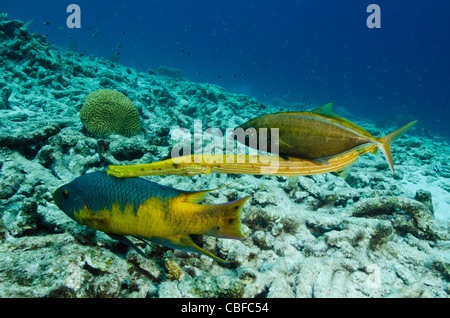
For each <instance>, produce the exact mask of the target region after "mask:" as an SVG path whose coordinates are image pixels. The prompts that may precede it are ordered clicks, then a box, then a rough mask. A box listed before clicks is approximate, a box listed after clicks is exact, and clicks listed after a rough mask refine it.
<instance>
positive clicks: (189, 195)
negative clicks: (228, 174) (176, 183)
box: [183, 183, 231, 203]
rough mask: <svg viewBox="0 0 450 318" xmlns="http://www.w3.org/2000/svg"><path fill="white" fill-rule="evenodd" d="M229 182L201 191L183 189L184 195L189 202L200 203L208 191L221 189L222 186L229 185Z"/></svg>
mask: <svg viewBox="0 0 450 318" xmlns="http://www.w3.org/2000/svg"><path fill="white" fill-rule="evenodd" d="M230 184H231V183H228V184H225V185H223V186H221V187H218V188H215V189H210V190H202V191H183V193H184V195H185V200H186V202H190V203H200V202H201V201H203V199H204V198H205V197H206V195H207V194H208V193H209V192H212V191H215V190H219V189H222V188H224V187H227V186H229V185H230Z"/></svg>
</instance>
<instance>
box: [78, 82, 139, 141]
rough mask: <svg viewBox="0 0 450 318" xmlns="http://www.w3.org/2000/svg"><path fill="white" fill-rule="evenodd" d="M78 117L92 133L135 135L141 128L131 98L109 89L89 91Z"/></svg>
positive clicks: (100, 134)
mask: <svg viewBox="0 0 450 318" xmlns="http://www.w3.org/2000/svg"><path fill="white" fill-rule="evenodd" d="M80 119H81V122H82V123H83V125H84V126H85V127H86V129H87V130H88V131H89V132H90V133H91V134H93V135H96V136H98V137H105V136H107V135H110V134H120V135H123V136H126V137H130V136H133V135H137V134H138V133H139V131H140V130H141V119H140V117H139V112H138V110H137V109H136V106H134V104H133V102H132V101H131V99H129V98H128V97H126V96H125V95H124V94H122V93H120V92H117V91H113V90H110V89H98V90H96V91H93V92H92V93H90V94H89V95H88V96H87V97H86V100H85V101H84V105H83V107H82V108H81V111H80Z"/></svg>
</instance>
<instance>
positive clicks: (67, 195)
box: [62, 190, 69, 200]
mask: <svg viewBox="0 0 450 318" xmlns="http://www.w3.org/2000/svg"><path fill="white" fill-rule="evenodd" d="M62 196H63V198H64V200H67V199H68V198H69V193H68V192H67V190H64V191H63V192H62Z"/></svg>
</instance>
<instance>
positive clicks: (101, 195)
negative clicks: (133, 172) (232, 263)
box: [53, 172, 249, 263]
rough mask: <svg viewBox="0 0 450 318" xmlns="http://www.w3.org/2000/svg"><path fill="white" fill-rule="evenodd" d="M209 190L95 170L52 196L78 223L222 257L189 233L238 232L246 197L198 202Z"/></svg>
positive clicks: (224, 234) (237, 234)
mask: <svg viewBox="0 0 450 318" xmlns="http://www.w3.org/2000/svg"><path fill="white" fill-rule="evenodd" d="M209 191H213V190H207V191H198V192H189V191H182V190H177V189H174V188H171V187H166V186H163V185H159V184H157V183H155V182H151V181H148V180H145V179H141V178H128V179H119V178H116V177H114V176H107V174H106V173H105V172H94V173H89V174H86V175H83V176H81V177H79V178H77V179H75V180H73V181H72V182H70V183H68V184H66V185H64V186H62V187H60V188H58V189H57V190H56V191H55V192H54V194H53V198H54V200H55V203H56V204H57V205H58V207H59V208H60V209H61V210H63V211H64V212H65V213H66V214H67V215H68V216H70V217H71V218H72V219H74V220H76V221H77V222H79V223H80V224H82V225H86V226H89V227H91V228H93V229H95V230H99V231H103V232H105V233H107V234H110V235H112V237H113V238H117V239H119V240H121V241H124V242H126V243H128V244H130V243H131V241H129V240H125V236H134V237H137V238H140V239H144V240H146V239H148V240H150V241H152V242H154V243H157V244H161V245H165V246H168V247H172V248H177V249H181V250H185V251H190V252H197V253H201V254H204V255H207V256H210V257H212V258H213V259H215V260H217V261H219V262H224V263H226V261H225V260H223V259H220V258H218V257H217V256H215V255H213V254H211V253H209V252H207V251H205V250H204V249H202V248H200V247H199V246H197V245H196V244H195V243H194V242H193V241H192V239H191V238H190V235H194V234H195V235H211V236H215V237H220V238H242V237H243V236H242V233H241V230H240V227H241V222H240V211H241V209H242V206H243V204H244V203H245V201H247V200H248V199H249V197H245V198H241V199H238V200H235V201H233V202H229V203H224V204H216V205H204V204H198V202H199V201H200V200H202V199H203V197H204V196H205V195H206V194H207V193H208V192H209ZM133 248H135V249H137V247H136V246H133Z"/></svg>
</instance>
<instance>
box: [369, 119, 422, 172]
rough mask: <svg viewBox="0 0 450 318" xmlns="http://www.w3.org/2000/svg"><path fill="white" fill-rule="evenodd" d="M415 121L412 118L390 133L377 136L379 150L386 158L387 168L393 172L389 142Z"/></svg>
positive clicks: (405, 130)
mask: <svg viewBox="0 0 450 318" xmlns="http://www.w3.org/2000/svg"><path fill="white" fill-rule="evenodd" d="M415 123H417V120H414V121H412V122H410V123H409V124H406V125H405V126H403V127H401V128H399V129H397V130H396V131H394V132H392V133H390V134H389V135H386V136H384V137H381V138H377V142H376V143H377V145H378V147H379V148H380V150H381V151H382V152H383V155H384V157H385V158H386V160H387V162H388V164H389V168H391V171H392V173H394V163H393V161H392V155H391V143H392V142H393V141H394V140H395V139H397V138H399V137H400V136H401V135H403V134H404V133H406V132H407V131H408V130H409V129H410V128H411V127H412V126H414V124H415Z"/></svg>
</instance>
